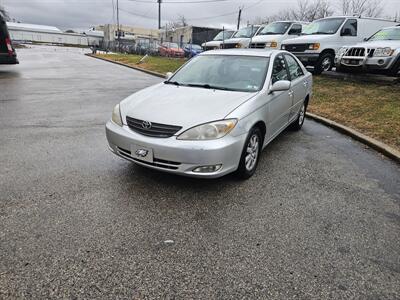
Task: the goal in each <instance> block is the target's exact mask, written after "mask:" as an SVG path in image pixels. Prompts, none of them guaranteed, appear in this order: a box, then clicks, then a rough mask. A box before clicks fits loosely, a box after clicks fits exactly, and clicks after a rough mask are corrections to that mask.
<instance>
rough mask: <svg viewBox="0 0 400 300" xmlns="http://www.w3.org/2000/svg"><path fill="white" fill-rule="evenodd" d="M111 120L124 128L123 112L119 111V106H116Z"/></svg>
mask: <svg viewBox="0 0 400 300" xmlns="http://www.w3.org/2000/svg"><path fill="white" fill-rule="evenodd" d="M111 120H112V121H113V122H114V123H115V124H117V125H119V126H122V118H121V110H120V109H119V104H117V105H115V107H114V109H113V112H112V117H111Z"/></svg>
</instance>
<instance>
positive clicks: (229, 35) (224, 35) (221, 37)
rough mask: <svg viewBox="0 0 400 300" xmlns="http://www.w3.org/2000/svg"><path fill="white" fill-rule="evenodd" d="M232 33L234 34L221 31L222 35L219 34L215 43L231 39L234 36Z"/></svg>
mask: <svg viewBox="0 0 400 300" xmlns="http://www.w3.org/2000/svg"><path fill="white" fill-rule="evenodd" d="M232 33H233V31H229V30H225V31H221V32H220V33H218V34H217V35H216V36H215V38H214V41H222V40H226V39H229V38H230V37H231V36H232Z"/></svg>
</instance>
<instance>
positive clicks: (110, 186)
mask: <svg viewBox="0 0 400 300" xmlns="http://www.w3.org/2000/svg"><path fill="white" fill-rule="evenodd" d="M83 52H84V50H80V49H71V48H57V47H47V46H35V47H33V48H32V49H21V50H19V51H18V56H19V60H20V65H18V66H0V299H13V298H21V299H22V298H25V299H30V298H31V299H44V298H66V299H82V298H86V299H95V298H100V299H116V298H120V299H156V298H158V299H291V298H296V299H400V166H399V165H398V164H396V163H393V162H392V161H390V160H388V159H387V158H385V157H383V156H381V155H380V154H378V153H377V152H375V151H373V150H371V149H368V148H367V147H365V146H364V145H362V144H360V143H358V142H355V141H353V140H352V139H350V138H348V137H346V136H344V135H342V134H339V133H337V132H335V131H333V130H331V129H329V128H327V127H324V126H322V125H320V124H317V123H315V122H312V121H310V120H306V122H305V125H304V127H303V129H302V130H301V131H300V132H290V131H286V132H284V133H282V134H281V135H280V136H279V137H278V138H277V139H276V140H275V141H274V142H273V143H272V144H271V145H269V146H268V147H267V149H265V151H264V152H263V154H262V157H261V161H260V164H259V166H258V170H257V172H256V174H255V176H254V177H252V178H251V179H250V180H247V181H239V180H237V179H236V178H235V177H234V176H227V177H224V178H221V179H218V180H198V179H190V178H183V177H177V176H173V175H169V174H166V173H160V172H157V171H153V170H148V169H145V168H142V167H139V166H135V165H133V164H132V163H130V162H128V161H124V160H122V159H120V158H118V157H116V156H114V155H113V154H112V153H110V152H109V150H108V148H107V141H106V138H105V131H104V124H105V122H106V121H107V120H108V119H109V118H110V116H111V110H112V108H113V106H114V105H115V104H116V103H118V102H119V101H120V100H122V99H123V98H124V97H126V96H128V95H130V94H131V93H133V92H135V91H137V90H139V89H141V88H144V87H146V86H149V85H151V84H154V83H157V82H159V81H160V78H155V77H152V76H150V75H147V74H144V73H141V72H139V71H135V70H132V69H129V68H125V67H122V66H118V65H115V64H110V63H107V62H104V61H100V60H96V59H93V58H90V57H86V56H84V55H83Z"/></svg>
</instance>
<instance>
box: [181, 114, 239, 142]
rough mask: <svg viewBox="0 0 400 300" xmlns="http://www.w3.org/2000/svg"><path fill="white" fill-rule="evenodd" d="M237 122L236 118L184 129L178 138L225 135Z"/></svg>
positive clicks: (191, 138) (187, 138) (205, 138)
mask: <svg viewBox="0 0 400 300" xmlns="http://www.w3.org/2000/svg"><path fill="white" fill-rule="evenodd" d="M236 124H237V120H236V119H230V120H221V121H215V122H211V123H207V124H203V125H199V126H196V127H193V128H190V129H188V130H186V131H185V132H184V133H182V134H181V135H180V136H178V137H177V139H178V140H214V139H219V138H222V137H224V136H225V135H227V134H228V133H229V132H230V131H231V130H232V129H233V128H235V126H236Z"/></svg>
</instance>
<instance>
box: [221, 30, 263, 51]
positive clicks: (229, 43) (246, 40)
mask: <svg viewBox="0 0 400 300" xmlns="http://www.w3.org/2000/svg"><path fill="white" fill-rule="evenodd" d="M262 28H263V27H262V26H260V25H252V26H247V27H243V28H242V29H239V30H238V31H236V33H235V34H234V35H233V36H232V37H231V38H230V39H227V40H226V41H224V42H223V43H222V44H221V49H231V48H248V47H249V44H250V42H251V39H252V38H253V36H255V35H257V33H258V32H259V31H260V30H261V29H262Z"/></svg>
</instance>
